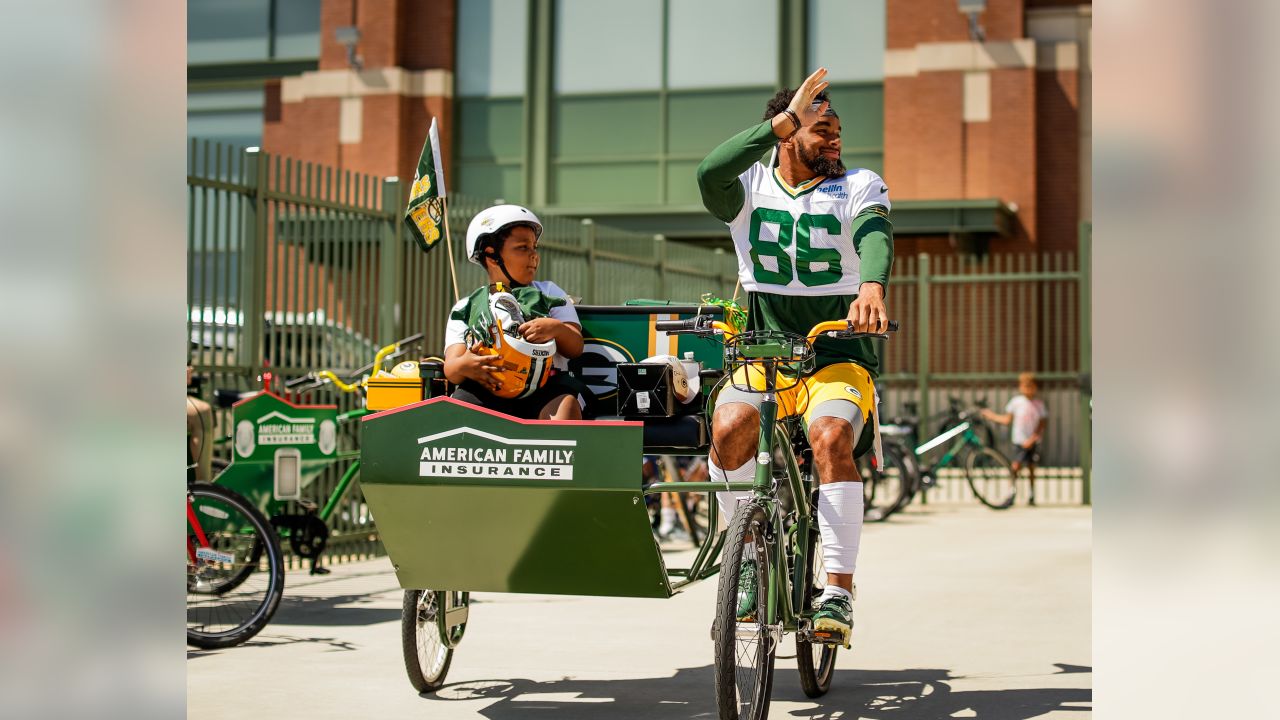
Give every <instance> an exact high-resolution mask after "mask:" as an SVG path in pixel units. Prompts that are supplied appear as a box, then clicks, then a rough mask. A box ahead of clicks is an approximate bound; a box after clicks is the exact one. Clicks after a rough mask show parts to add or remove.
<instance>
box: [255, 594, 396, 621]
mask: <svg viewBox="0 0 1280 720" xmlns="http://www.w3.org/2000/svg"><path fill="white" fill-rule="evenodd" d="M377 594H379V593H359V594H353V595H330V596H328V597H298V596H296V595H295V596H293V597H290V596H289V593H288V591H287V590H286V591H285V595H284V598H283V599H282V600H281V601H280V608H279V609H278V610H276V614H275V615H274V616H273V617H272V618H271V623H270V624H269V625H267V628H268V629H270V628H271V627H273V626H279V625H315V626H317V627H338V626H341V627H352V626H359V625H376V624H378V623H384V622H393V621H396V620H399V619H400V608H399V607H395V608H388V607H360V606H361V605H362V604H367V603H369V602H371V601H370V595H377ZM397 599H398V598H397Z"/></svg>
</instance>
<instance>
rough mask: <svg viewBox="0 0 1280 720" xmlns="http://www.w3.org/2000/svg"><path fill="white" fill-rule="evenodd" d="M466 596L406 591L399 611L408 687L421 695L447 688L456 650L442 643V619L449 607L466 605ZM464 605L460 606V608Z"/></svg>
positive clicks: (428, 591) (427, 591) (461, 594)
mask: <svg viewBox="0 0 1280 720" xmlns="http://www.w3.org/2000/svg"><path fill="white" fill-rule="evenodd" d="M463 597H464V593H456V592H444V593H440V592H435V591H432V590H405V591H404V604H403V606H402V607H401V610H400V640H401V644H402V647H403V649H404V669H405V672H406V673H408V675H409V684H410V685H412V686H413V689H414V690H417V691H418V692H419V693H428V692H435V691H436V690H439V689H440V687H441V686H442V685H444V678H445V676H446V675H448V674H449V666H450V665H451V664H452V663H453V648H452V647H449V646H448V645H446V644H444V643H443V642H441V641H440V626H439V616H440V614H441V613H444V612H447V610H449V609H450V608H449V607H442V606H441V602H440V601H441V599H442V598H443V600H444V603H445V605H446V606H457V607H460V606H461V605H462V604H465V602H466V601H465V600H464V599H463ZM459 603H461V604H459Z"/></svg>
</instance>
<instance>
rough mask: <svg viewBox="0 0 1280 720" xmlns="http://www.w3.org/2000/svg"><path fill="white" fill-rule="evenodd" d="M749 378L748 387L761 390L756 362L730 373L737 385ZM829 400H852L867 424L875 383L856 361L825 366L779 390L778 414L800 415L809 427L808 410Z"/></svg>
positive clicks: (761, 374)
mask: <svg viewBox="0 0 1280 720" xmlns="http://www.w3.org/2000/svg"><path fill="white" fill-rule="evenodd" d="M748 381H749V383H750V384H749V387H752V388H755V389H757V390H760V389H763V388H764V386H765V382H764V371H762V370H761V369H760V368H759V367H757V366H755V365H747V366H745V367H741V368H738V370H737V371H736V372H735V373H734V374H733V382H734V383H736V384H738V385H748ZM787 382H790V379H789V378H786V379H783V378H780V379H779V383H778V384H779V385H785V384H786V383H787ZM828 400H848V401H849V402H852V403H853V404H854V405H856V406H857V407H858V409H859V410H861V411H862V420H863V422H864V423H870V422H871V418H872V416H873V415H874V414H875V403H876V386H875V382H874V381H873V380H872V379H871V373H869V372H867V369H866V368H864V367H862V366H861V365H858V364H857V363H838V364H835V365H828V366H826V367H824V368H822V369H821V370H819V371H817V372H815V373H814V374H812V375H810V376H808V377H806V378H802V379H801V380H800V382H798V383H796V384H795V385H794V386H793V387H790V388H787V389H785V390H779V391H778V416H779V417H790V416H792V415H802V416H803V417H804V422H805V425H806V426H808V424H809V420H810V413H812V411H813V410H814V409H815V408H817V407H818V406H819V405H821V404H822V403H824V402H826V401H828Z"/></svg>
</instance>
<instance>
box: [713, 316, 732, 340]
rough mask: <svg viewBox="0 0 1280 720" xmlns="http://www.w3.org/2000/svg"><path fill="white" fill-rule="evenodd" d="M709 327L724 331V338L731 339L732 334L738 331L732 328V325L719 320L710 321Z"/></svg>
mask: <svg viewBox="0 0 1280 720" xmlns="http://www.w3.org/2000/svg"><path fill="white" fill-rule="evenodd" d="M711 327H713V328H715V329H716V330H719V331H720V332H722V333H724V336H725V338H728V339H733V336H734V335H737V334H738V331H737V330H734V329H733V326H732V325H730V324H729V323H723V322H720V321H719V320H713V321H711Z"/></svg>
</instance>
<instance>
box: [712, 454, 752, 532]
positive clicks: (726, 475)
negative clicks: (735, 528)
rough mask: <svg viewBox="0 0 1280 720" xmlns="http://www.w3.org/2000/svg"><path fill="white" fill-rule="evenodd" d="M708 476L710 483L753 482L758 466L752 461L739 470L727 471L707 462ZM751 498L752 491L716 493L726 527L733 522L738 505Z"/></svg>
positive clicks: (723, 491)
mask: <svg viewBox="0 0 1280 720" xmlns="http://www.w3.org/2000/svg"><path fill="white" fill-rule="evenodd" d="M707 476H708V480H709V481H710V482H718V483H722V482H725V481H726V480H728V481H729V482H751V481H752V480H754V479H755V476H756V464H755V463H754V462H752V461H750V460H748V461H746V462H745V463H743V464H742V467H740V468H738V469H737V470H725V469H724V468H722V467H720V466H719V465H717V464H715V463H714V462H712V461H710V460H708V461H707ZM750 496H751V491H750V490H722V491H720V492H718V493H716V504H717V505H719V506H720V517H721V518H722V521H723V523H724V525H725V527H728V526H729V522H730V521H731V520H733V513H734V511H735V510H737V509H738V503H739V502H740V501H742V500H745V499H746V498H748V497H750Z"/></svg>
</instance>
